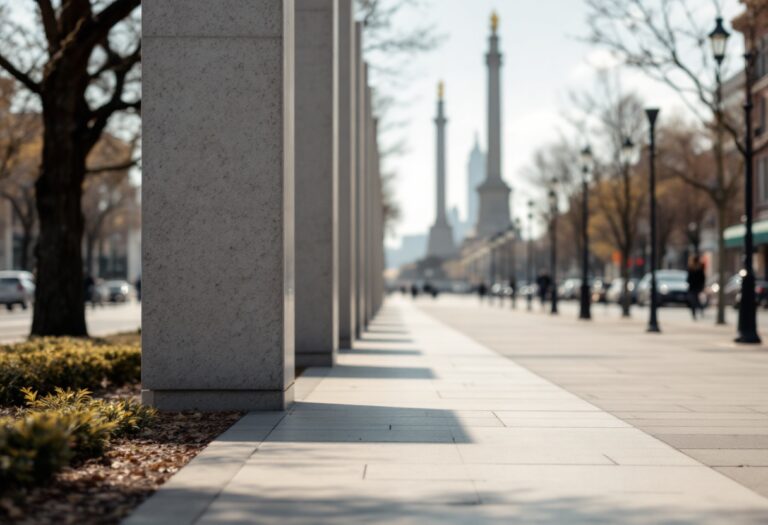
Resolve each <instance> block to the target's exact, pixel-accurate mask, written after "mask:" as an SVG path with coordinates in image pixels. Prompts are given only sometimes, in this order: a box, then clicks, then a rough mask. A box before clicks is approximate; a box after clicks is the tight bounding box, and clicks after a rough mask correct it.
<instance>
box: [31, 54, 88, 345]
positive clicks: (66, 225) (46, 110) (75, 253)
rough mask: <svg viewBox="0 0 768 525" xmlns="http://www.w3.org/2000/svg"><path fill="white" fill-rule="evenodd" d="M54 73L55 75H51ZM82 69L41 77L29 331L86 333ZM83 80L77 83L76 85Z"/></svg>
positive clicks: (84, 152) (80, 334)
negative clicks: (43, 82)
mask: <svg viewBox="0 0 768 525" xmlns="http://www.w3.org/2000/svg"><path fill="white" fill-rule="evenodd" d="M52 77H55V78H52ZM82 77H83V75H81V74H78V72H73V71H69V70H68V68H66V67H61V68H59V69H58V71H56V72H55V73H52V74H51V77H48V78H47V79H46V84H48V85H46V86H45V88H44V94H43V96H42V101H43V122H44V130H45V131H44V134H43V155H42V165H41V169H40V176H39V178H38V180H37V182H36V184H35V189H36V193H37V212H38V217H39V220H40V238H39V242H38V243H37V269H38V280H37V287H36V289H35V311H34V317H33V320H32V335H36V336H48V335H51V336H56V335H69V336H87V335H88V332H87V329H86V325H85V304H84V301H85V293H84V290H83V257H82V249H81V246H82V239H83V228H84V220H83V214H82V211H81V207H80V203H81V198H82V183H83V179H84V177H85V158H86V155H87V152H88V146H87V143H86V139H85V136H87V130H86V129H81V127H80V126H83V125H84V124H83V123H85V122H87V119H86V118H85V115H87V110H88V109H87V106H86V105H85V99H84V96H83V93H84V92H85V85H86V84H85V82H86V80H83V79H82ZM81 84H82V85H81Z"/></svg>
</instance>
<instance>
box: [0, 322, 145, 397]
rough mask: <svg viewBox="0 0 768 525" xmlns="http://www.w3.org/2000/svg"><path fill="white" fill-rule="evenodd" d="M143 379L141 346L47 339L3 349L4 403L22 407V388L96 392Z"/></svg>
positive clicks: (0, 386) (0, 355) (0, 383)
mask: <svg viewBox="0 0 768 525" xmlns="http://www.w3.org/2000/svg"><path fill="white" fill-rule="evenodd" d="M140 378H141V349H140V347H139V346H138V345H113V344H108V343H105V342H99V341H93V340H89V339H73V338H66V337H45V338H39V339H33V340H31V341H28V342H25V343H19V344H14V345H7V346H2V347H0V404H2V405H18V404H20V403H21V402H22V401H23V400H24V395H23V393H22V392H21V389H22V388H31V389H32V390H34V391H36V392H39V393H41V394H48V393H51V392H54V391H55V389H56V388H57V387H59V388H64V389H67V388H70V389H80V388H86V389H89V390H96V389H98V388H100V387H102V386H103V385H104V383H105V382H108V383H111V384H113V385H116V386H119V385H123V384H126V383H131V382H138V381H139V380H140Z"/></svg>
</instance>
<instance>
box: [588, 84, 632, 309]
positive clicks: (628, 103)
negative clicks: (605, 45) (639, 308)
mask: <svg viewBox="0 0 768 525" xmlns="http://www.w3.org/2000/svg"><path fill="white" fill-rule="evenodd" d="M573 99H574V102H575V104H576V105H577V107H578V108H579V109H580V111H581V113H582V114H583V115H585V116H586V117H585V120H584V123H583V124H582V126H583V127H584V129H587V130H588V132H587V133H588V136H589V137H590V142H591V143H592V150H593V153H594V154H595V164H594V168H593V173H594V178H595V182H596V187H595V190H594V198H593V199H592V202H593V203H594V207H595V209H596V210H597V211H598V213H597V214H596V216H595V217H594V220H593V221H592V222H593V223H594V224H593V229H594V230H595V231H596V233H597V236H596V237H603V238H610V239H612V242H613V245H614V246H615V248H616V250H618V252H619V254H620V272H621V278H622V279H623V290H622V315H623V316H625V317H627V316H629V315H630V307H631V294H630V290H629V279H630V259H631V256H632V252H633V250H634V249H635V246H636V241H637V236H638V231H639V227H640V221H641V219H642V216H643V213H644V211H645V208H646V207H645V205H644V204H645V198H646V196H647V187H646V184H645V183H644V179H643V175H644V172H643V170H642V168H641V167H638V166H632V165H629V164H628V163H626V162H624V161H623V160H622V158H621V150H622V146H623V144H624V142H625V141H626V140H627V139H629V140H630V141H631V142H632V143H634V144H636V145H637V144H640V143H641V142H642V140H643V136H644V132H645V129H646V125H645V114H644V111H643V104H642V101H641V100H640V98H639V97H638V96H637V95H634V94H627V93H624V92H622V90H621V88H620V87H619V86H618V80H616V81H615V82H614V81H612V79H611V78H610V76H609V75H608V73H607V72H604V73H603V74H601V75H600V77H599V82H598V84H597V89H596V90H595V91H594V92H592V93H583V94H581V95H579V94H575V95H573ZM636 147H637V146H636Z"/></svg>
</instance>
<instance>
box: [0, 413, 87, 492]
mask: <svg viewBox="0 0 768 525" xmlns="http://www.w3.org/2000/svg"><path fill="white" fill-rule="evenodd" d="M70 427H71V426H70V422H69V418H65V417H62V415H60V414H46V413H35V414H28V415H26V416H24V417H22V418H21V419H17V420H13V419H10V418H6V419H2V420H0V487H3V488H10V487H14V486H19V485H32V484H38V483H42V482H44V481H45V480H47V479H48V478H50V477H51V476H52V475H53V474H54V473H56V472H57V471H58V470H60V469H62V468H63V467H65V466H67V465H68V464H69V462H70V460H71V459H72V456H73V450H72V432H71V428H70Z"/></svg>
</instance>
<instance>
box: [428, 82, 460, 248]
mask: <svg viewBox="0 0 768 525" xmlns="http://www.w3.org/2000/svg"><path fill="white" fill-rule="evenodd" d="M444 96H445V88H444V85H443V83H442V82H440V85H439V86H438V88H437V117H435V126H436V127H437V217H436V218H435V224H434V226H432V228H431V229H430V230H429V245H428V248H427V255H428V256H433V257H448V256H451V255H453V254H454V252H455V248H454V244H453V232H452V230H451V226H450V225H449V224H448V218H447V217H446V214H445V124H446V122H447V120H446V119H445V115H444V113H443V98H444Z"/></svg>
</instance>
